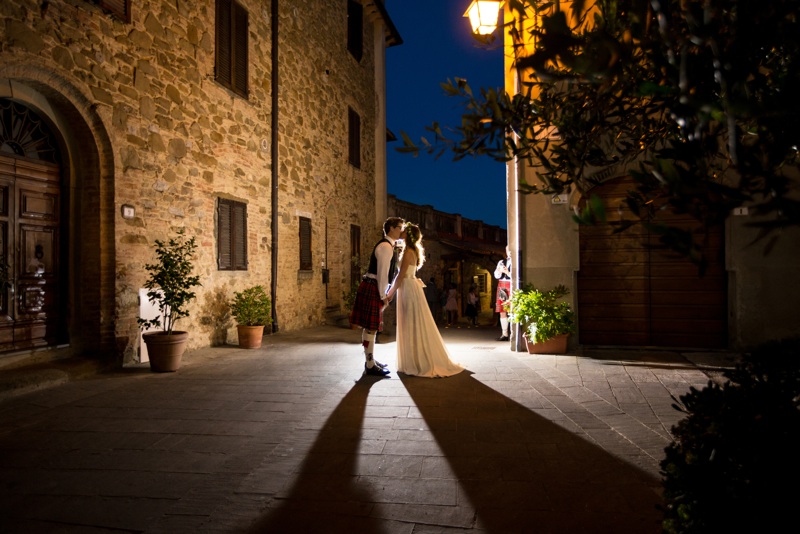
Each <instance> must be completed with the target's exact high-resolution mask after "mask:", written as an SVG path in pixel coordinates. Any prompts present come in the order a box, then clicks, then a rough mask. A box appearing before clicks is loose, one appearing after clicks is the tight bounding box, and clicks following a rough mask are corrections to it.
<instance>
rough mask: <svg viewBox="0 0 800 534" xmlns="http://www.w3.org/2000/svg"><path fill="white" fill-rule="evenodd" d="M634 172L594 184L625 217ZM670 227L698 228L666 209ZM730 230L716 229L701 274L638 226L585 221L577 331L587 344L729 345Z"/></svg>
mask: <svg viewBox="0 0 800 534" xmlns="http://www.w3.org/2000/svg"><path fill="white" fill-rule="evenodd" d="M633 188H634V182H633V179H632V178H630V177H625V178H618V179H614V180H610V181H608V182H605V183H604V184H602V185H600V186H598V187H595V188H594V189H592V191H591V193H592V194H595V195H598V196H599V197H600V198H601V199H602V200H603V203H604V205H605V206H606V214H607V217H608V221H609V223H613V222H615V221H619V220H621V218H622V212H623V210H621V209H620V210H618V209H617V208H618V207H620V206H623V205H624V202H625V197H626V193H627V191H629V190H632V189H633ZM660 213H662V214H661V215H659V217H660V220H661V221H663V222H667V223H668V224H669V225H671V226H675V227H678V228H684V229H690V228H694V226H696V222H695V221H694V219H692V218H691V217H689V216H687V215H682V214H675V213H672V212H670V211H668V210H664V211H663V212H660ZM724 236H725V233H724V228H723V227H722V226H719V227H715V228H711V229H710V230H709V234H708V242H707V247H706V250H705V252H706V254H707V257H708V261H709V265H708V268H707V269H706V272H705V274H704V275H703V276H702V277H701V276H700V274H699V272H698V267H697V265H695V264H693V263H692V262H691V261H690V260H689V259H687V258H685V257H683V256H680V255H678V254H677V253H674V252H671V251H669V250H667V249H666V248H665V247H664V246H663V245H662V244H661V243H660V241H659V238H658V236H657V235H653V234H652V233H650V232H648V231H647V230H646V229H645V228H642V227H641V225H636V226H634V227H632V228H629V229H627V230H625V231H623V232H620V233H617V234H613V233H612V232H611V227H610V225H609V224H603V225H597V226H581V228H580V271H579V272H578V324H579V331H578V336H579V339H580V343H581V344H584V345H623V346H657V347H696V348H724V347H726V346H727V298H726V297H727V274H726V271H725V264H724Z"/></svg>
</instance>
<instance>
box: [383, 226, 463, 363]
mask: <svg viewBox="0 0 800 534" xmlns="http://www.w3.org/2000/svg"><path fill="white" fill-rule="evenodd" d="M400 237H401V238H402V239H403V240H404V242H405V250H404V251H403V257H402V260H401V263H400V272H399V273H398V274H397V278H395V280H394V282H393V283H392V287H391V289H390V290H389V292H388V293H387V297H389V299H390V300H391V299H392V298H393V297H394V294H395V292H397V371H398V372H400V373H405V374H408V375H414V376H424V377H429V378H433V377H444V376H452V375H455V374H458V373H460V372H461V371H463V370H464V368H463V367H462V366H461V365H459V364H457V363H453V362H452V361H450V355H449V353H448V352H447V347H445V345H444V341H443V340H442V336H441V334H439V329H438V328H437V327H436V322H435V321H434V320H433V316H432V315H431V311H430V308H428V302H427V301H426V300H425V293H424V292H423V291H422V288H423V287H425V285H424V284H423V283H422V280H420V279H419V278H417V276H416V273H417V269H419V268H420V267H421V266H422V264H423V263H424V262H425V250H424V249H423V247H422V233H420V231H419V226H417V225H415V224H413V223H406V227H405V230H403V233H402V234H401V235H400Z"/></svg>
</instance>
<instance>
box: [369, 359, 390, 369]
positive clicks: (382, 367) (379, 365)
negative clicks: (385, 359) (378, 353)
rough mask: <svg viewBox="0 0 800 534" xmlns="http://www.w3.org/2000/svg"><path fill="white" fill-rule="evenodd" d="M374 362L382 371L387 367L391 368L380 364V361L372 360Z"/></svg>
mask: <svg viewBox="0 0 800 534" xmlns="http://www.w3.org/2000/svg"><path fill="white" fill-rule="evenodd" d="M372 361H373V362H374V363H375V365H377V366H378V367H380V368H381V369H386V368H387V367H389V366H388V365H386V364H385V363H381V362H379V361H378V360H372Z"/></svg>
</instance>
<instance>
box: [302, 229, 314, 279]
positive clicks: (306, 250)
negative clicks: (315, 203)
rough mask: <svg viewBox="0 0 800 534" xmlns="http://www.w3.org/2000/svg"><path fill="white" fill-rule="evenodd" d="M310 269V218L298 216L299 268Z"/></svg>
mask: <svg viewBox="0 0 800 534" xmlns="http://www.w3.org/2000/svg"><path fill="white" fill-rule="evenodd" d="M311 269H312V265H311V219H309V218H308V217H300V270H301V271H310V270H311Z"/></svg>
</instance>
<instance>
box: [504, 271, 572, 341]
mask: <svg viewBox="0 0 800 534" xmlns="http://www.w3.org/2000/svg"><path fill="white" fill-rule="evenodd" d="M568 294H569V289H567V288H566V286H564V285H558V286H556V287H554V288H553V289H551V290H549V291H541V290H539V289H536V288H535V287H533V285H531V284H527V285H526V286H525V287H524V288H523V289H521V290H517V291H514V292H512V294H511V300H510V303H509V310H510V311H509V315H508V319H509V321H511V322H512V323H519V324H520V325H522V328H523V330H524V336H525V342H526V344H527V345H528V352H529V353H531V354H564V353H565V352H567V338H568V337H569V334H571V333H573V332H574V331H575V312H573V311H572V307H571V306H570V305H569V303H567V302H563V301H560V299H562V298H563V297H565V296H566V295H568Z"/></svg>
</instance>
